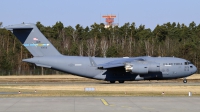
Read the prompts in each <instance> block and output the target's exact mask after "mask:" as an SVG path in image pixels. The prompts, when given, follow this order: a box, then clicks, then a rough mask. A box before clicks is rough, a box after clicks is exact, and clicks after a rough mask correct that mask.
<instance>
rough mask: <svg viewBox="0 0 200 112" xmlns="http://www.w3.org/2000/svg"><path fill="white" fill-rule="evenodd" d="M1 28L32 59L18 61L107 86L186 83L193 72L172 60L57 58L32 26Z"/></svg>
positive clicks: (187, 64)
mask: <svg viewBox="0 0 200 112" xmlns="http://www.w3.org/2000/svg"><path fill="white" fill-rule="evenodd" d="M5 28H6V29H7V30H10V31H12V33H13V34H14V35H15V36H16V37H17V38H18V39H19V40H20V42H21V43H22V44H23V46H24V47H26V48H27V49H28V51H29V52H30V53H31V54H32V55H33V58H28V59H23V60H22V61H24V62H28V63H33V64H35V65H37V66H40V67H46V68H50V69H55V70H58V71H62V72H66V73H70V74H73V75H77V76H82V77H87V78H92V79H98V80H105V81H110V83H115V82H116V81H118V82H119V83H124V81H139V80H166V79H177V78H184V79H183V82H184V83H187V80H186V78H185V77H188V76H190V75H192V74H194V73H195V72H196V71H197V68H196V67H195V66H194V65H193V64H192V63H191V62H190V61H188V60H185V59H181V58H176V57H150V56H141V57H122V58H102V57H83V56H65V55H62V54H60V52H59V51H58V50H57V49H56V48H55V47H54V46H53V45H52V44H51V43H50V42H49V41H48V39H47V38H46V37H45V36H44V35H43V34H42V33H41V32H40V30H39V29H38V28H37V26H36V25H35V24H17V25H10V26H7V27H5Z"/></svg>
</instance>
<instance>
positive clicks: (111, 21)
mask: <svg viewBox="0 0 200 112" xmlns="http://www.w3.org/2000/svg"><path fill="white" fill-rule="evenodd" d="M102 17H103V18H106V24H105V28H108V27H110V26H118V24H114V18H116V15H112V14H110V15H103V16H102Z"/></svg>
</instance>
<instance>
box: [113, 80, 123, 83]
mask: <svg viewBox="0 0 200 112" xmlns="http://www.w3.org/2000/svg"><path fill="white" fill-rule="evenodd" d="M118 82H119V83H124V81H123V80H120V81H118ZM110 83H115V81H110Z"/></svg>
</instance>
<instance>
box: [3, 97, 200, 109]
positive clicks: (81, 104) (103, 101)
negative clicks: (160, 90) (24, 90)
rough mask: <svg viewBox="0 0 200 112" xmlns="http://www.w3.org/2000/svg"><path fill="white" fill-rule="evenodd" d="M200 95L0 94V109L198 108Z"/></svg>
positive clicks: (199, 107)
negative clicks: (16, 96) (42, 95)
mask: <svg viewBox="0 0 200 112" xmlns="http://www.w3.org/2000/svg"><path fill="white" fill-rule="evenodd" d="M199 105H200V97H29V98H28V97H26V98H25V97H21V98H20V97H19V98H0V107H1V108H0V112H23V111H26V112H123V111H125V112H133V111H135V112H199V110H200V106H199Z"/></svg>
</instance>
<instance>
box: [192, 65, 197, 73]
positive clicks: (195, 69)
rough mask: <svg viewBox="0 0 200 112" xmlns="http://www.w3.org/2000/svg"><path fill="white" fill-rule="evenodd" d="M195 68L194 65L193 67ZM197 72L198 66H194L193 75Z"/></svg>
mask: <svg viewBox="0 0 200 112" xmlns="http://www.w3.org/2000/svg"><path fill="white" fill-rule="evenodd" d="M193 66H194V65H193ZM196 71H197V67H196V66H194V67H193V73H195V72H196Z"/></svg>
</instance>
